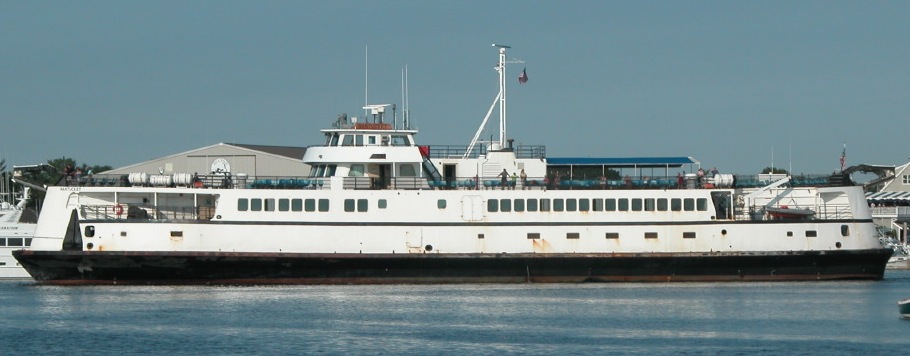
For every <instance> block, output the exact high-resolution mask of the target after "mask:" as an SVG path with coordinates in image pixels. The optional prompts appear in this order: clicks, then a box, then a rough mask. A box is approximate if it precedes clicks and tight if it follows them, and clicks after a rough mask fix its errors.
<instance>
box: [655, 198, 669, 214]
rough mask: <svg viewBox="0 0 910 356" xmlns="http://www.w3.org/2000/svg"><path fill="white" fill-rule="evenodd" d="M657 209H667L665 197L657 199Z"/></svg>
mask: <svg viewBox="0 0 910 356" xmlns="http://www.w3.org/2000/svg"><path fill="white" fill-rule="evenodd" d="M657 211H667V198H660V199H657Z"/></svg>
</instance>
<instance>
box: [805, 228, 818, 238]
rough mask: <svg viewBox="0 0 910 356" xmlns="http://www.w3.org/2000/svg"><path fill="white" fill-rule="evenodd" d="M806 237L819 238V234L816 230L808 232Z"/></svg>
mask: <svg viewBox="0 0 910 356" xmlns="http://www.w3.org/2000/svg"><path fill="white" fill-rule="evenodd" d="M806 237H818V232H817V231H815V230H806Z"/></svg>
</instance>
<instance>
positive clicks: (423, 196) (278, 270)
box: [14, 45, 892, 284]
mask: <svg viewBox="0 0 910 356" xmlns="http://www.w3.org/2000/svg"><path fill="white" fill-rule="evenodd" d="M494 46H495V48H496V49H497V50H498V53H499V62H498V63H497V65H496V66H495V69H496V71H497V73H498V76H499V78H498V79H499V83H500V87H499V92H498V93H497V94H496V100H494V103H493V105H492V107H491V108H490V110H489V112H488V114H487V116H486V117H485V118H484V120H483V123H482V124H481V128H483V127H484V125H485V124H486V122H487V121H488V119H489V118H490V116H491V114H492V113H493V112H494V108H496V107H498V108H499V109H500V110H499V121H500V123H499V131H500V135H499V139H498V140H494V141H492V142H483V141H479V140H478V139H477V138H478V137H480V132H481V130H478V134H477V135H475V138H474V140H472V141H471V142H470V143H469V144H468V145H466V146H460V147H453V146H418V143H417V141H416V134H417V131H416V130H413V129H411V128H410V127H409V125H407V124H406V123H407V109H405V110H404V115H403V118H404V119H405V120H399V119H398V118H397V117H396V116H397V115H391V116H392V117H391V118H389V117H388V116H387V115H388V113H387V110H388V109H390V107H389V106H388V105H368V106H366V107H365V110H368V111H369V112H368V115H367V116H366V117H365V118H356V119H355V118H348V117H345V116H340V117H338V118H337V119H335V120H333V121H332V122H331V127H330V128H327V129H324V130H322V132H323V133H324V134H325V142H324V143H323V144H321V145H314V146H310V147H308V148H307V149H306V153H305V154H304V156H303V158H302V163H303V164H306V165H308V166H309V167H310V168H311V170H310V174H309V175H308V176H305V177H292V176H287V177H270V178H259V177H257V178H256V179H249V178H248V177H247V179H238V178H239V177H237V174H234V175H232V176H227V175H225V174H223V172H222V171H220V170H218V169H212V170H211V171H212V172H215V173H214V174H207V175H205V176H204V177H199V176H196V177H193V176H192V175H186V173H181V172H177V173H174V174H172V175H171V176H170V178H168V177H166V176H165V175H164V174H159V175H154V174H153V175H149V174H147V173H145V174H142V173H136V174H130V175H129V179H128V183H127V182H124V183H123V184H120V185H118V186H82V185H73V186H59V187H51V188H49V189H48V192H47V197H46V199H45V203H44V206H43V209H42V214H41V217H40V218H39V221H38V226H37V229H36V231H35V238H34V240H33V243H32V246H31V249H23V250H18V251H15V252H14V255H15V257H16V258H17V259H18V260H19V261H20V263H21V264H22V265H23V266H25V268H26V270H28V272H29V273H30V274H31V276H32V277H34V278H35V280H36V281H38V282H39V283H46V284H192V283H225V284H261V283H267V284H283V283H477V282H491V283H526V282H532V283H539V282H587V281H592V282H621V281H662V282H663V281H768V280H830V279H871V280H876V279H881V278H882V276H883V273H884V268H885V263H886V262H887V260H888V258H889V257H890V256H891V253H892V251H891V250H890V249H887V248H883V247H882V245H881V243H880V242H879V239H878V238H877V236H876V231H875V227H874V225H873V223H872V218H871V215H870V211H869V207H868V205H867V203H866V200H865V196H864V194H863V190H862V188H861V187H858V186H855V185H853V184H852V183H851V182H850V181H849V179H845V177H844V176H843V175H832V176H816V177H799V178H793V177H788V176H774V175H764V176H742V175H732V174H711V173H710V172H704V173H702V172H703V171H702V170H698V171H696V172H697V173H690V172H692V171H691V170H687V171H686V174H685V175H683V174H680V173H679V169H680V166H675V165H676V164H680V165H682V164H684V163H683V162H677V163H674V166H673V167H670V166H667V167H666V168H664V170H663V171H661V169H660V168H658V167H638V166H637V165H636V166H634V167H632V168H631V169H630V168H628V167H608V166H607V163H609V162H600V163H598V162H588V163H591V165H593V164H604V166H603V167H601V170H602V172H601V174H600V175H599V176H597V175H596V174H595V175H594V176H592V175H590V174H589V173H590V170H592V169H593V170H596V169H597V168H592V167H590V165H588V167H580V166H584V164H581V163H584V162H581V161H582V160H579V159H576V160H575V161H572V159H569V160H568V161H564V162H556V163H554V162H549V161H548V160H547V157H546V149H545V148H544V146H532V145H515V146H513V144H512V142H513V141H511V140H509V139H508V136H507V133H506V128H507V124H506V115H505V87H506V79H505V78H506V51H507V49H508V48H509V47H508V46H502V45H494ZM689 161H690V163H695V162H697V161H694V160H689ZM573 162H574V163H573ZM560 163H562V164H560ZM566 163H572V164H571V165H572V168H571V174H564V173H566V172H565V171H562V169H566V165H565V164H566ZM221 164H223V162H218V161H212V162H211V165H212V167H214V168H218V167H217V166H219V165H221ZM696 164H697V163H696ZM548 165H553V166H552V167H548ZM638 168H641V169H638ZM548 169H549V170H554V171H556V172H558V173H559V174H555V175H550V174H549V172H548ZM642 169H644V171H643V170H642ZM579 170H586V171H585V172H587V173H585V174H577V173H578V172H579ZM235 172H236V171H235ZM522 172H524V173H523V174H522ZM620 172H621V173H620ZM513 182H514V183H513Z"/></svg>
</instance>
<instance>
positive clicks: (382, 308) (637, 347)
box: [0, 271, 910, 355]
mask: <svg viewBox="0 0 910 356" xmlns="http://www.w3.org/2000/svg"><path fill="white" fill-rule="evenodd" d="M908 297H910V271H888V273H887V274H886V278H885V280H883V281H877V282H788V283H671V284H637V283H630V284H556V285H542V284H521V285H432V286H424V285H397V286H260V287H226V286H164V287H159V286H156V287H140V286H103V287H52V286H38V285H34V284H32V283H31V282H27V281H17V282H0V320H2V324H0V350H3V351H0V352H3V353H4V354H46V353H67V354H95V355H105V354H115V355H122V354H134V353H146V354H302V353H307V354H311V353H321V354H342V353H345V354H422V355H423V354H547V355H562V354H623V353H630V354H649V355H650V354H695V355H702V354H724V355H728V354H754V353H762V354H787V355H801V354H804V355H814V354H870V353H871V354H885V353H894V354H905V353H906V352H907V351H908V350H910V321H907V320H902V319H900V317H899V315H898V312H897V306H896V302H897V300H899V299H902V298H908Z"/></svg>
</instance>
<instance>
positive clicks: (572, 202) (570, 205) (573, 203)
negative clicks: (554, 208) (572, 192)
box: [566, 199, 578, 211]
mask: <svg viewBox="0 0 910 356" xmlns="http://www.w3.org/2000/svg"><path fill="white" fill-rule="evenodd" d="M576 210H578V200H576V199H566V211H576Z"/></svg>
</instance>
